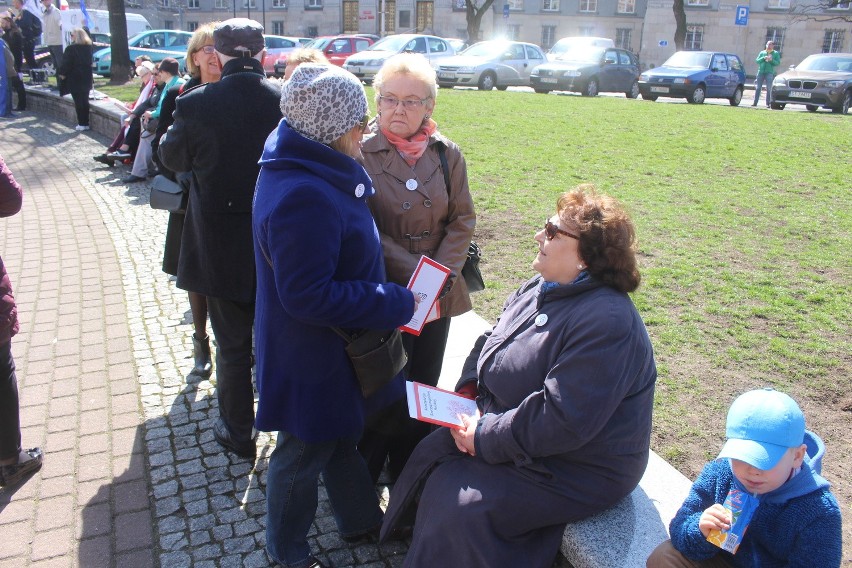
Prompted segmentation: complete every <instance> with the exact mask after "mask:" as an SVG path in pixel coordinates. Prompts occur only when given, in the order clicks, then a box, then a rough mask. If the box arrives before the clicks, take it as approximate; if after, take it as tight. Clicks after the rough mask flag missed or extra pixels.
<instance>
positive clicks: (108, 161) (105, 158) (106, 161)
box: [92, 154, 115, 167]
mask: <svg viewBox="0 0 852 568" xmlns="http://www.w3.org/2000/svg"><path fill="white" fill-rule="evenodd" d="M92 159H93V160H94V161H96V162H100V163H102V164H106V165H108V166H109V167H113V166H114V165H115V162H114V161H113V160H112V159H111V158H109V157H108V156H107V155H106V154H98V155H97V156H92Z"/></svg>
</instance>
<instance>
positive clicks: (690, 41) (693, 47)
mask: <svg viewBox="0 0 852 568" xmlns="http://www.w3.org/2000/svg"><path fill="white" fill-rule="evenodd" d="M702 45H704V24H700V25H696V24H693V25H688V26H686V39H685V40H684V42H683V48H684V49H685V50H686V51H701V46H702Z"/></svg>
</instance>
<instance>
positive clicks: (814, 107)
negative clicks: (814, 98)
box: [805, 105, 819, 112]
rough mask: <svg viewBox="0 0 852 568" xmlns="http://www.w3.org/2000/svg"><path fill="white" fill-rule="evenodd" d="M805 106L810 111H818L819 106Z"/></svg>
mask: <svg viewBox="0 0 852 568" xmlns="http://www.w3.org/2000/svg"><path fill="white" fill-rule="evenodd" d="M805 108H806V109H808V112H816V111H817V109H818V108H819V107H818V106H816V105H805Z"/></svg>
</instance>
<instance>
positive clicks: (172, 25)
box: [163, 20, 175, 30]
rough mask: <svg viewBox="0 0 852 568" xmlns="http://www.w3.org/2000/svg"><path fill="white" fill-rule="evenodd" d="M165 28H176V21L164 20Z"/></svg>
mask: <svg viewBox="0 0 852 568" xmlns="http://www.w3.org/2000/svg"><path fill="white" fill-rule="evenodd" d="M163 29H164V30H173V29H175V23H174V22H173V21H171V20H163Z"/></svg>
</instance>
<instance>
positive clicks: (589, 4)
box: [580, 0, 598, 12]
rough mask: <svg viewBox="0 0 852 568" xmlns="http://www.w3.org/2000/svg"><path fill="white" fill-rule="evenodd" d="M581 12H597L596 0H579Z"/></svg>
mask: <svg viewBox="0 0 852 568" xmlns="http://www.w3.org/2000/svg"><path fill="white" fill-rule="evenodd" d="M580 11H581V12H597V11H598V0H580Z"/></svg>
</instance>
